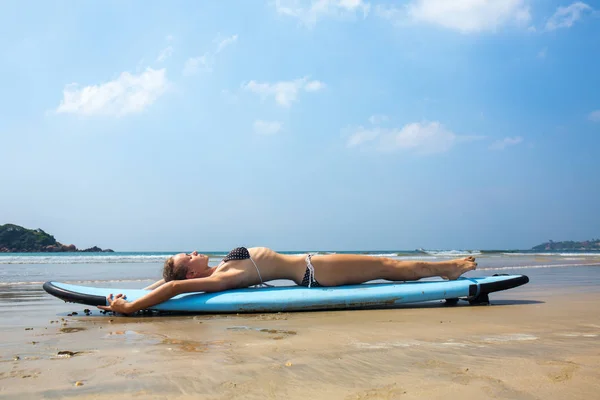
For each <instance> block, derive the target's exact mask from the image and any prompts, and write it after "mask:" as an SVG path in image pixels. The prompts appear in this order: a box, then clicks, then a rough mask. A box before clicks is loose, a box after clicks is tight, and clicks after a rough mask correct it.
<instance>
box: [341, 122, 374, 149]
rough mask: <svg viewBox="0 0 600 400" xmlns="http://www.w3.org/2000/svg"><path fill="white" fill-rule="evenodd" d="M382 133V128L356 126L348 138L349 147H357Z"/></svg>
mask: <svg viewBox="0 0 600 400" xmlns="http://www.w3.org/2000/svg"><path fill="white" fill-rule="evenodd" d="M380 135H381V129H379V128H374V129H365V128H363V127H362V126H359V127H358V128H356V130H355V131H354V132H352V134H351V135H350V137H349V138H348V142H347V143H346V144H347V146H348V147H356V146H359V145H361V144H363V143H366V142H371V141H373V140H375V139H376V138H377V137H378V136H380Z"/></svg>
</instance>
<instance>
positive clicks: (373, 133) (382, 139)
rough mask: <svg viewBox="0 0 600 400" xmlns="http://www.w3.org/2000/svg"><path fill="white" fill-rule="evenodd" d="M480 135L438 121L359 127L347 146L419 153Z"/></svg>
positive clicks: (430, 151) (434, 150)
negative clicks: (454, 129) (462, 132)
mask: <svg viewBox="0 0 600 400" xmlns="http://www.w3.org/2000/svg"><path fill="white" fill-rule="evenodd" d="M480 138H481V137H479V136H461V135H457V134H455V133H454V132H452V131H450V130H448V129H446V128H445V127H444V126H443V125H442V124H441V123H439V122H422V123H419V122H414V123H411V124H407V125H404V126H403V127H402V128H400V129H398V128H392V129H388V128H381V127H372V128H364V127H362V126H361V127H358V128H357V129H354V130H353V132H352V133H351V135H350V136H349V138H348V141H347V143H346V144H347V146H348V147H357V146H362V145H367V144H372V145H373V148H374V149H376V150H379V151H388V152H389V151H398V150H405V151H413V152H415V153H417V154H434V153H443V152H446V151H448V150H450V149H451V148H452V147H453V146H454V145H455V144H456V143H458V142H466V141H472V140H477V139H480Z"/></svg>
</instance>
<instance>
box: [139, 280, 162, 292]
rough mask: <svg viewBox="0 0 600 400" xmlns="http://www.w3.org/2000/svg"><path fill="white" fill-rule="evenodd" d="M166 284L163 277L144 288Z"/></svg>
mask: <svg viewBox="0 0 600 400" xmlns="http://www.w3.org/2000/svg"><path fill="white" fill-rule="evenodd" d="M164 284H165V280H164V279H161V280H160V281H156V282H155V283H153V284H152V285H150V286H147V287H145V288H144V290H154V289H156V288H157V287H159V286H162V285H164Z"/></svg>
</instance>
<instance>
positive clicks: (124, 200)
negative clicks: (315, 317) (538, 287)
mask: <svg viewBox="0 0 600 400" xmlns="http://www.w3.org/2000/svg"><path fill="white" fill-rule="evenodd" d="M0 48H1V49H2V50H1V54H2V59H1V62H0V87H1V89H0V179H1V182H2V196H0V223H15V224H19V225H23V226H26V227H28V228H42V229H44V230H46V231H48V232H50V233H53V234H54V235H55V236H56V238H57V239H58V240H60V241H62V242H63V243H74V244H76V245H77V246H79V247H86V246H91V245H98V246H100V247H110V248H113V249H115V250H122V251H125V250H140V251H143V250H167V251H170V250H180V249H181V250H188V249H194V248H195V249H198V250H227V249H229V248H232V247H236V246H240V245H245V246H268V247H271V248H274V249H276V250H307V249H308V250H319V249H330V250H360V249H364V250H370V249H372V250H375V249H414V248H417V247H424V248H436V249H459V248H460V249H490V248H529V247H531V246H533V245H536V244H538V243H541V242H543V241H546V240H548V239H553V240H567V239H576V240H585V239H591V238H592V237H598V236H600V231H599V230H598V229H599V227H600V212H599V208H598V206H599V204H600V178H599V176H598V171H600V161H599V159H600V157H599V155H600V151H599V149H600V74H599V72H598V71H600V4H599V3H596V2H595V1H594V2H592V1H587V2H578V1H576V2H573V1H554V0H548V1H541V0H530V1H528V0H461V1H454V2H449V1H444V0H409V1H396V2H394V1H391V0H388V1H367V0H319V1H284V0H278V1H243V2H241V1H240V2H217V1H215V2H196V1H171V2H145V1H129V2H121V1H106V2H74V1H71V2H67V1H63V2H60V1H55V2H39V3H36V6H35V7H32V6H31V3H26V2H25V3H24V2H19V1H4V2H2V4H0Z"/></svg>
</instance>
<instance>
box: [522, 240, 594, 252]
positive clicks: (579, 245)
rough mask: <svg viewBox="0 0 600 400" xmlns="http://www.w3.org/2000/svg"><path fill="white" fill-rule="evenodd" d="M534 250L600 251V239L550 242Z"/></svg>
mask: <svg viewBox="0 0 600 400" xmlns="http://www.w3.org/2000/svg"><path fill="white" fill-rule="evenodd" d="M531 250H534V251H594V250H595V251H600V239H592V240H586V241H584V242H574V241H572V240H569V241H564V242H554V241H552V240H550V241H549V242H546V243H542V244H540V245H537V246H534V247H533V248H532V249H531Z"/></svg>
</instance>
